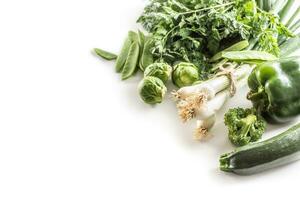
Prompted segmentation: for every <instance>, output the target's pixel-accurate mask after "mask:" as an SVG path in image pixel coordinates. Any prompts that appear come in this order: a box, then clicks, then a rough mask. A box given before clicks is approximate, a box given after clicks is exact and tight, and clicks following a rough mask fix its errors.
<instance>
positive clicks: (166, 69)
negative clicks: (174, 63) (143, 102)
mask: <svg viewBox="0 0 300 200" xmlns="http://www.w3.org/2000/svg"><path fill="white" fill-rule="evenodd" d="M171 73H172V67H170V66H169V65H168V64H166V63H153V64H151V65H149V66H148V67H147V68H146V69H145V72H144V76H145V77H146V76H154V77H156V78H159V79H160V80H162V82H164V83H166V82H167V81H168V80H169V78H170V76H171Z"/></svg>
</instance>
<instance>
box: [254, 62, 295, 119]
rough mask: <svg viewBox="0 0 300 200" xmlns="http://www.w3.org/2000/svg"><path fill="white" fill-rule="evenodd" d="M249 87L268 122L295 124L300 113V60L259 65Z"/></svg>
mask: <svg viewBox="0 0 300 200" xmlns="http://www.w3.org/2000/svg"><path fill="white" fill-rule="evenodd" d="M248 86H249V88H250V92H249V93H248V99H249V100H251V101H252V103H253V106H254V108H256V109H257V110H258V111H259V112H260V113H261V114H262V116H263V117H264V118H265V119H266V120H267V121H269V122H270V123H284V122H288V121H291V120H292V119H294V118H295V117H296V116H297V115H299V114H300V57H290V58H284V59H280V60H277V61H271V62H265V63H262V64H260V65H258V66H257V67H256V68H255V69H254V70H253V71H252V73H251V74H250V76H249V79H248Z"/></svg>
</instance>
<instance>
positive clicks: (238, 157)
mask: <svg viewBox="0 0 300 200" xmlns="http://www.w3.org/2000/svg"><path fill="white" fill-rule="evenodd" d="M299 159H300V123H298V124H297V125H295V126H293V127H292V128H290V129H288V130H287V131H285V132H283V133H281V134H279V135H277V136H275V137H273V138H270V139H268V140H266V141H262V142H258V143H252V144H250V145H247V146H244V147H241V148H237V149H236V150H235V151H233V152H231V153H227V154H224V155H222V156H221V157H220V169H221V170H222V171H225V172H232V173H236V174H239V175H251V174H255V173H258V172H261V171H264V170H267V169H271V168H274V167H278V166H281V165H285V164H288V163H291V162H294V161H296V160H299Z"/></svg>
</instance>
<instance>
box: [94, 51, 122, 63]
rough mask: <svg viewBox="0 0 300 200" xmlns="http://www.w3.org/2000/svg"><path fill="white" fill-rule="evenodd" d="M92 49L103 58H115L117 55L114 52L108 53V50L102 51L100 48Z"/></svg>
mask: <svg viewBox="0 0 300 200" xmlns="http://www.w3.org/2000/svg"><path fill="white" fill-rule="evenodd" d="M94 51H95V53H96V54H97V55H98V56H100V57H101V58H103V59H105V60H115V59H117V57H118V56H117V55H116V54H113V53H110V52H108V51H104V50H102V49H98V48H95V49H94Z"/></svg>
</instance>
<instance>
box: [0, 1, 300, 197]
mask: <svg viewBox="0 0 300 200" xmlns="http://www.w3.org/2000/svg"><path fill="white" fill-rule="evenodd" d="M143 3H144V2H143V1H141V0H131V1H113V0H110V1H103V0H85V1H83V0H81V1H76V0H72V1H71V0H52V1H45V0H44V1H41V0H27V1H21V0H9V1H0V199H1V200H9V199H13V200H21V199H30V200H44V199H49V200H50V199H55V200H68V199H70V200H77V199H78V200H79V199H80V200H81V199H82V200H96V199H97V200H99V199H103V200H110V199H131V200H148V199H149V200H156V199H158V200H160V199H164V200H166V199H172V200H175V199H189V200H191V199H214V198H216V199H256V198H259V199H260V198H261V199H262V198H265V199H283V198H284V199H287V198H290V197H293V198H292V199H299V197H298V196H299V195H297V194H299V192H298V188H299V184H300V171H299V169H300V162H298V163H294V164H292V165H289V166H285V167H282V168H279V169H275V170H271V171H268V172H265V173H262V174H258V175H254V176H248V177H240V176H236V175H232V174H225V173H223V172H220V171H219V170H218V158H219V156H220V155H221V154H222V153H225V152H228V151H231V150H232V149H233V146H232V145H230V143H229V142H228V140H227V136H226V134H227V132H226V130H225V127H224V125H223V121H222V115H223V112H224V111H225V110H227V109H228V107H233V106H238V105H239V106H250V103H249V102H247V101H246V100H245V95H246V92H247V89H245V90H244V91H242V92H240V93H239V95H238V96H236V97H235V98H234V99H232V100H231V101H230V102H229V103H228V104H227V105H226V108H225V109H224V110H222V112H221V113H220V116H219V117H220V121H219V122H218V123H217V125H216V127H215V128H214V129H213V131H212V133H213V135H214V137H213V138H212V139H210V140H209V141H207V142H200V143H199V142H195V141H193V140H192V133H191V132H192V128H193V126H194V125H193V124H191V125H184V124H182V123H181V122H180V120H179V119H178V117H177V114H176V109H175V105H174V103H173V102H171V100H169V99H167V100H166V101H164V103H163V104H161V105H158V106H156V107H150V106H147V105H145V104H143V103H142V102H141V101H140V99H139V97H138V95H137V91H136V86H137V83H138V82H139V80H140V79H141V75H138V76H137V77H135V78H133V79H130V80H128V81H125V82H122V81H121V80H120V77H119V75H118V74H116V73H115V72H114V64H113V63H112V62H105V61H103V60H101V59H99V58H98V57H96V56H94V55H93V54H92V53H91V50H92V48H94V47H101V48H104V49H107V50H110V51H113V52H116V53H117V52H118V51H119V49H120V47H121V44H122V42H123V40H124V38H125V36H126V34H127V31H128V30H130V29H131V30H137V28H140V27H139V26H138V25H136V24H135V21H136V19H137V17H138V16H139V15H140V14H141V12H142V9H143ZM294 123H295V122H294ZM288 126H290V125H285V126H275V127H274V126H272V127H271V126H270V127H269V128H268V132H267V133H266V134H265V136H264V137H270V136H272V135H273V134H274V133H275V132H276V133H278V132H280V131H282V130H284V129H286V127H288ZM275 129H276V131H275V132H274V131H273V130H275ZM272 131H273V132H274V133H272Z"/></svg>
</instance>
